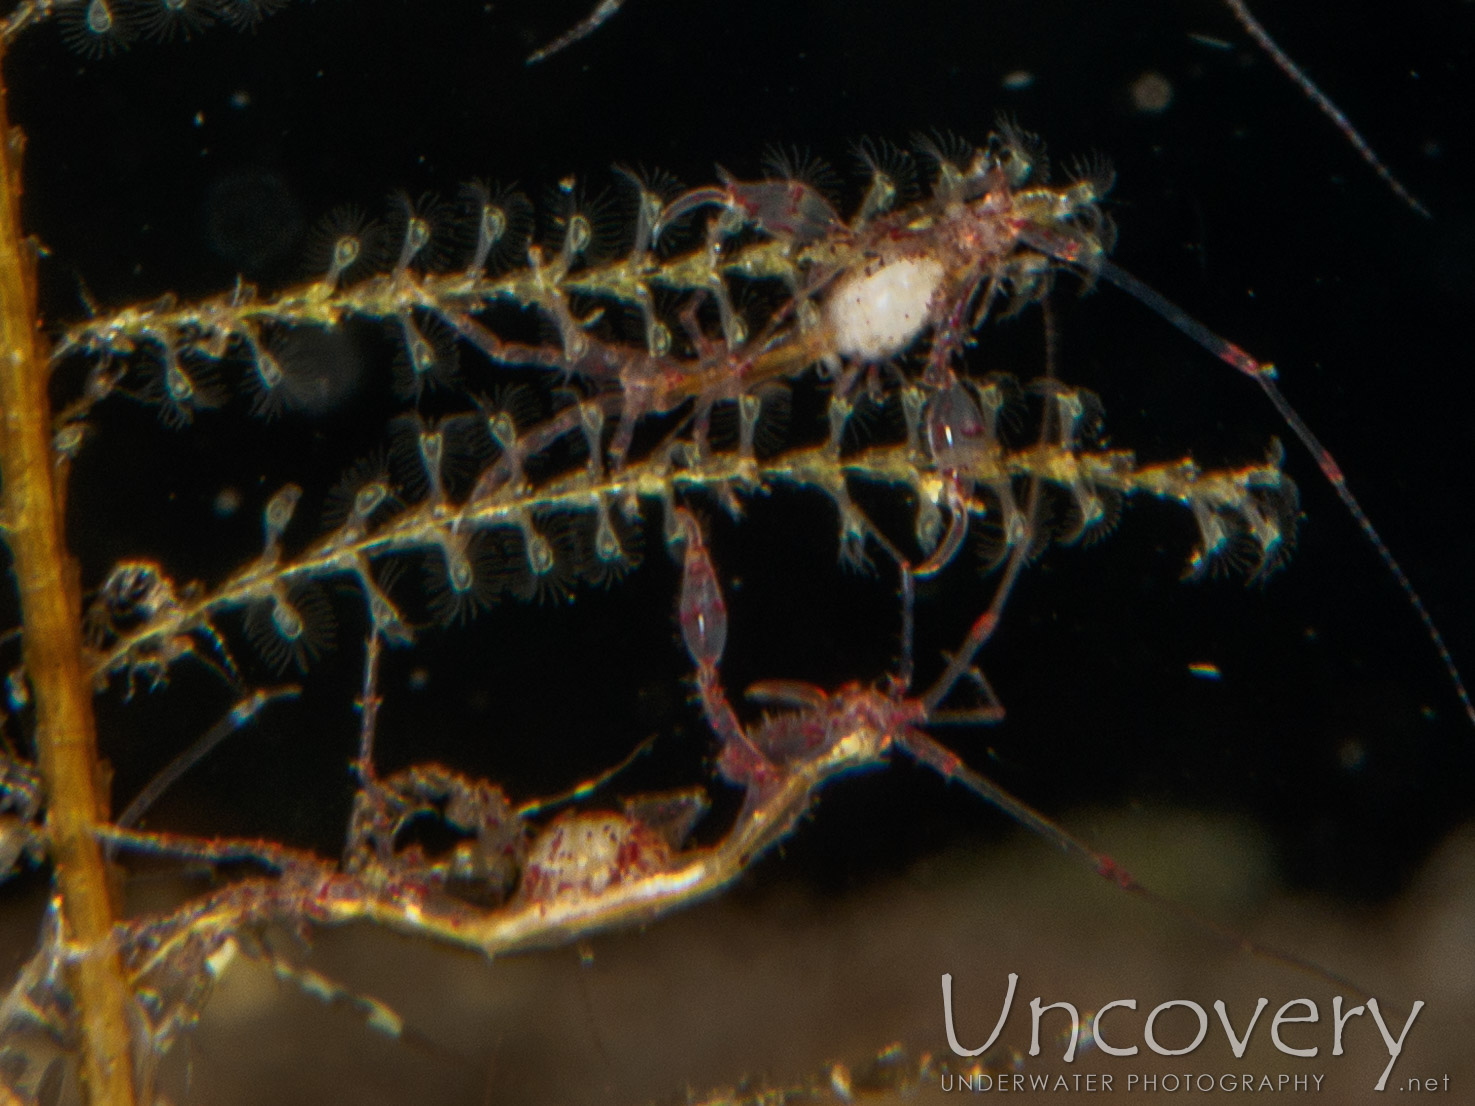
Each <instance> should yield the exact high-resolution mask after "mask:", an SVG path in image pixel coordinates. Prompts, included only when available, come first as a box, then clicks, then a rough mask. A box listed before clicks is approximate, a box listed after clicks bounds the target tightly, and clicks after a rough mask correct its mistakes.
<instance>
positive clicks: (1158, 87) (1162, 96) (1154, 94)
mask: <svg viewBox="0 0 1475 1106" xmlns="http://www.w3.org/2000/svg"><path fill="white" fill-rule="evenodd" d="M1131 94H1132V106H1133V107H1134V108H1136V109H1137V110H1138V111H1140V112H1142V113H1143V114H1145V115H1161V114H1162V113H1163V112H1165V111H1167V110H1168V105H1170V104H1171V103H1172V102H1173V83H1172V82H1171V81H1170V80H1168V78H1167V77H1164V76H1163V75H1162V74H1161V73H1156V72H1154V71H1152V70H1150V69H1149V70H1148V71H1147V72H1146V73H1144V74H1142V76H1140V77H1138V78H1137V79H1136V80H1135V81H1133V82H1132V88H1131Z"/></svg>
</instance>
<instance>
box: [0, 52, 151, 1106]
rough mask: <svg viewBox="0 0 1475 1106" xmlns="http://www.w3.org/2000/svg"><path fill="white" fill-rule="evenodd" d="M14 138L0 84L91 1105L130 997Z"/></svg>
mask: <svg viewBox="0 0 1475 1106" xmlns="http://www.w3.org/2000/svg"><path fill="white" fill-rule="evenodd" d="M3 60H4V59H3V49H0V63H3ZM21 148H22V140H21V135H20V132H19V131H18V130H17V131H12V130H11V128H10V120H9V113H8V111H7V108H6V103H5V93H4V88H3V82H0V483H3V499H0V511H3V515H0V519H3V523H4V531H3V532H4V536H5V541H6V544H7V545H9V547H10V553H11V561H12V568H13V572H14V574H15V580H16V587H17V590H18V592H19V593H20V606H21V621H22V624H23V626H24V642H23V655H24V659H25V667H26V674H27V676H28V677H29V680H30V687H31V695H32V696H33V698H34V701H35V708H36V749H37V754H38V761H39V766H40V770H41V778H42V780H43V783H44V787H45V791H46V806H47V812H46V832H47V842H48V850H49V853H50V856H51V862H52V864H53V866H54V869H55V875H56V894H57V897H58V899H59V903H60V908H61V913H62V918H63V920H64V922H65V926H66V934H67V938H68V944H67V946H64V947H66V948H67V957H68V961H69V962H68V964H67V966H66V970H67V978H68V981H69V983H70V987H71V991H72V994H73V996H74V998H75V1001H76V1002H77V1005H78V1011H79V1015H80V1024H81V1028H82V1087H83V1090H84V1093H85V1095H86V1099H87V1101H88V1102H89V1103H92V1104H94V1106H99V1104H104V1103H105V1104H107V1106H132V1103H133V1065H132V1059H131V1054H130V1050H129V1041H130V1033H129V1024H128V1023H129V1018H128V1011H129V1007H130V1005H131V1003H132V995H131V993H130V991H129V988H128V985H127V983H126V981H125V978H124V975H123V970H122V963H121V961H120V960H119V957H118V950H117V947H116V946H115V945H114V943H113V941H112V934H113V921H114V918H115V916H116V915H115V912H114V908H113V903H112V898H111V895H110V893H109V890H108V879H107V869H106V867H105V865H104V864H103V857H102V850H101V848H100V847H99V845H98V843H97V839H96V837H95V836H94V830H95V828H96V827H97V826H98V824H99V823H102V822H105V821H106V815H107V812H106V799H105V797H104V796H103V794H102V792H101V789H100V788H99V786H98V764H97V740H96V738H97V733H96V727H95V723H94V720H93V716H92V689H91V685H90V683H89V681H88V678H87V671H86V668H85V666H84V665H83V663H82V633H81V606H80V600H79V596H78V590H77V575H76V567H75V565H74V563H73V562H72V560H71V558H70V557H69V556H68V554H67V550H66V544H65V541H64V539H63V533H62V531H63V518H62V502H63V497H62V494H61V490H60V488H59V487H58V483H57V469H56V467H55V464H54V458H53V454H52V450H51V404H50V399H49V396H48V395H47V387H46V384H47V371H46V367H47V358H46V356H45V352H44V350H42V349H40V348H39V347H40V345H41V338H40V335H39V333H38V331H37V326H36V283H35V250H34V247H33V245H32V244H31V243H30V242H29V241H28V240H27V239H26V238H25V236H24V234H23V232H22V230H21V224H20V195H21V177H20V154H21Z"/></svg>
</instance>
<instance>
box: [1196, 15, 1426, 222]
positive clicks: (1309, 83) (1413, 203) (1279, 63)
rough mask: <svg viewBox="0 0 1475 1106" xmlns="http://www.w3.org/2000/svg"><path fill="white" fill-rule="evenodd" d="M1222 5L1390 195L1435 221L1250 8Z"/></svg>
mask: <svg viewBox="0 0 1475 1106" xmlns="http://www.w3.org/2000/svg"><path fill="white" fill-rule="evenodd" d="M1224 3H1225V4H1227V5H1228V6H1229V10H1230V11H1231V12H1233V13H1234V18H1235V19H1237V20H1238V21H1239V25H1240V26H1241V27H1243V28H1244V29H1245V32H1246V33H1247V34H1248V35H1249V36H1250V37H1251V38H1252V39H1254V40H1255V43H1256V45H1258V46H1259V47H1260V49H1262V50H1264V51H1265V53H1267V54H1269V55H1270V60H1271V61H1273V62H1275V64H1276V67H1277V68H1279V69H1280V71H1281V72H1282V73H1284V74H1285V75H1286V76H1287V77H1289V78H1290V79H1291V80H1293V81H1295V82H1296V84H1297V85H1298V86H1299V87H1300V89H1301V91H1302V92H1303V93H1305V95H1306V98H1307V99H1308V100H1310V101H1311V102H1312V103H1313V104H1315V105H1316V107H1317V109H1318V110H1319V111H1320V112H1321V113H1322V114H1323V115H1325V116H1326V117H1327V118H1328V119H1330V120H1331V121H1332V126H1334V127H1336V128H1337V130H1339V131H1341V132H1342V134H1343V136H1344V137H1345V138H1346V139H1347V141H1348V142H1350V143H1352V148H1353V149H1354V150H1356V151H1357V153H1358V155H1359V156H1360V157H1361V158H1362V160H1363V161H1365V162H1367V163H1368V165H1369V166H1371V167H1372V170H1373V172H1374V173H1377V174H1378V176H1380V177H1382V178H1383V183H1384V184H1386V185H1387V186H1388V187H1389V188H1391V189H1392V190H1393V194H1394V195H1395V196H1397V197H1398V198H1399V199H1400V200H1402V201H1403V202H1404V203H1406V204H1408V206H1409V207H1411V208H1413V210H1414V211H1416V212H1418V213H1419V214H1420V215H1422V216H1423V217H1424V218H1425V219H1432V218H1434V214H1433V212H1431V211H1430V210H1429V209H1428V208H1427V207H1425V206H1424V205H1423V204H1422V203H1420V202H1419V200H1418V197H1416V196H1415V195H1414V194H1413V193H1412V192H1410V191H1409V190H1408V189H1407V188H1405V187H1404V186H1403V182H1402V181H1400V180H1399V179H1398V178H1397V177H1395V176H1394V175H1393V170H1391V169H1389V168H1388V166H1386V165H1384V164H1383V159H1382V158H1380V157H1378V155H1377V154H1376V153H1374V152H1373V148H1372V146H1371V145H1369V143H1368V141H1367V139H1365V138H1363V137H1362V135H1361V134H1359V133H1358V130H1357V128H1356V127H1354V126H1353V125H1352V122H1351V120H1349V119H1348V118H1347V117H1346V116H1345V115H1343V114H1342V112H1341V110H1340V109H1339V108H1338V107H1337V105H1336V104H1334V103H1332V101H1331V98H1330V97H1329V96H1327V94H1326V93H1325V92H1323V91H1322V90H1321V89H1319V88H1317V87H1316V83H1315V82H1314V81H1313V80H1312V79H1311V78H1310V77H1308V76H1307V75H1306V73H1305V72H1304V71H1303V70H1302V69H1301V67H1300V66H1299V65H1297V64H1296V63H1295V62H1294V61H1292V60H1291V58H1290V55H1288V54H1287V53H1286V52H1285V51H1284V50H1282V49H1281V48H1280V46H1279V45H1277V44H1276V41H1275V39H1273V38H1271V37H1270V32H1269V31H1267V30H1266V29H1265V28H1264V27H1263V26H1261V24H1260V21H1259V20H1258V19H1256V18H1255V17H1254V16H1253V15H1251V14H1250V9H1249V8H1247V7H1246V6H1245V3H1244V0H1224Z"/></svg>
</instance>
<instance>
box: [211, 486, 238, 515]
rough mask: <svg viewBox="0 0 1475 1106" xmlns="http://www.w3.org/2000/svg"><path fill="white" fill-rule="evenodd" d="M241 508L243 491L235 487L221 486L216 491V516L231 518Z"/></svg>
mask: <svg viewBox="0 0 1475 1106" xmlns="http://www.w3.org/2000/svg"><path fill="white" fill-rule="evenodd" d="M240 509H241V493H240V491H238V490H237V489H235V488H221V489H220V491H218V492H216V493H215V503H214V511H215V517H216V518H230V516H231V515H233V514H235V513H236V512H237V511H239V510H240Z"/></svg>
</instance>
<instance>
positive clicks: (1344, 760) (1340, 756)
mask: <svg viewBox="0 0 1475 1106" xmlns="http://www.w3.org/2000/svg"><path fill="white" fill-rule="evenodd" d="M1337 762H1338V763H1339V764H1340V765H1341V766H1342V770H1343V771H1344V772H1355V771H1357V770H1358V769H1359V768H1361V767H1362V766H1363V765H1364V764H1366V763H1367V746H1366V745H1364V744H1363V743H1362V742H1361V741H1358V740H1356V739H1355V738H1348V739H1347V740H1346V741H1344V742H1342V744H1341V746H1340V747H1339V748H1338V749H1337Z"/></svg>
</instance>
